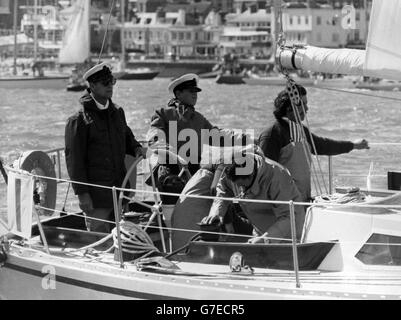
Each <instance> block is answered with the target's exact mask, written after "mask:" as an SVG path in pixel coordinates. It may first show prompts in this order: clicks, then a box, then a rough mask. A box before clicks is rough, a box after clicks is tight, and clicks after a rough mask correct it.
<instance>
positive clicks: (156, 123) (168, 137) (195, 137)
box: [147, 73, 245, 203]
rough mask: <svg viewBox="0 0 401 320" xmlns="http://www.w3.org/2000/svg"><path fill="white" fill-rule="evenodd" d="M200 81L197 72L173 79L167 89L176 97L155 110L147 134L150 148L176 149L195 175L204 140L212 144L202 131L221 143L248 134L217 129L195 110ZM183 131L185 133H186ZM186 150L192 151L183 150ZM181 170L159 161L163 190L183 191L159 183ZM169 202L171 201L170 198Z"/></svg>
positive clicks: (240, 141) (157, 168) (243, 138)
mask: <svg viewBox="0 0 401 320" xmlns="http://www.w3.org/2000/svg"><path fill="white" fill-rule="evenodd" d="M198 84H199V77H198V76H197V75H196V74H194V73H188V74H184V75H183V76H181V77H179V78H177V79H175V80H173V81H172V82H171V83H170V84H169V86H168V91H169V92H170V94H172V95H174V98H172V99H171V100H170V101H169V102H168V104H167V108H160V109H158V110H156V111H155V113H154V115H153V116H152V118H151V123H150V129H149V131H148V134H147V140H148V143H149V147H150V148H152V146H156V145H163V144H167V145H169V146H170V147H171V148H172V149H173V151H174V152H177V153H178V154H179V155H180V156H181V157H182V158H184V159H185V160H187V161H188V162H189V166H188V168H189V171H190V172H191V174H194V173H195V172H196V171H197V170H198V169H199V168H200V165H199V164H200V159H201V153H202V145H203V144H204V143H206V144H209V141H203V140H204V139H205V134H204V132H202V131H203V130H208V131H209V132H212V134H211V135H213V134H216V135H218V139H217V140H218V141H217V142H218V143H219V144H221V143H222V140H224V136H228V137H230V139H231V138H232V139H237V140H239V144H242V143H243V140H245V136H243V135H241V134H240V135H235V134H234V133H233V132H232V131H231V130H220V129H218V128H217V127H216V126H213V125H212V124H211V123H210V122H209V121H208V120H207V119H206V118H205V117H204V116H203V115H202V114H201V113H199V112H198V111H196V110H195V105H196V102H197V100H198V93H199V92H201V91H202V89H201V88H199V85H198ZM212 129H214V130H212ZM185 130H186V132H185ZM211 130H212V131H211ZM184 132H185V134H183V133H184ZM180 133H181V134H182V135H183V136H184V138H185V140H184V139H182V137H180ZM179 137H180V138H181V139H179ZM230 141H231V140H230ZM236 143H238V142H236ZM184 145H185V146H184ZM183 146H184V147H183ZM182 147H183V148H182ZM181 148H182V149H181ZM183 149H185V150H188V151H189V152H180V150H181V151H182V150H183ZM194 150H195V151H197V154H196V155H195V156H194V154H193V153H194V152H193V151H194ZM159 162H160V161H159ZM178 173H179V167H178V165H176V164H171V163H168V164H167V166H166V163H163V165H160V163H159V165H158V166H157V167H156V168H155V178H156V184H158V185H157V187H158V188H159V189H160V191H162V190H164V191H166V192H180V191H181V190H177V188H174V187H173V188H172V189H171V188H170V189H165V188H163V186H162V185H161V183H158V182H160V181H161V180H163V179H164V178H165V177H166V176H168V175H170V174H173V175H177V174H178ZM149 182H150V179H148V181H147V183H149ZM167 199H169V198H167ZM175 200H176V198H175V197H174V198H173V199H171V201H172V203H175ZM167 201H169V202H170V200H167ZM164 202H166V201H164Z"/></svg>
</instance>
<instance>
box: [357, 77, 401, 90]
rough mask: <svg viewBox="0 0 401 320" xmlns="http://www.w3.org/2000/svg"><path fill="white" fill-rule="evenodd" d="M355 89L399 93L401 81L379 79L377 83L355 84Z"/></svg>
mask: <svg viewBox="0 0 401 320" xmlns="http://www.w3.org/2000/svg"><path fill="white" fill-rule="evenodd" d="M355 87H356V88H357V89H367V90H375V91H399V90H401V81H395V80H387V79H380V80H377V81H364V82H361V83H357V84H356V86H355Z"/></svg>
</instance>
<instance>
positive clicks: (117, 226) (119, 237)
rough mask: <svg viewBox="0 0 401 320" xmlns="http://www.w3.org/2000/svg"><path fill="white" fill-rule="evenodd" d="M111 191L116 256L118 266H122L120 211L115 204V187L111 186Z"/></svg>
mask: <svg viewBox="0 0 401 320" xmlns="http://www.w3.org/2000/svg"><path fill="white" fill-rule="evenodd" d="M112 192H113V205H114V218H115V221H116V230H117V242H118V258H119V260H120V268H124V259H123V250H122V245H121V233H120V211H119V208H118V205H117V192H116V187H113V190H112Z"/></svg>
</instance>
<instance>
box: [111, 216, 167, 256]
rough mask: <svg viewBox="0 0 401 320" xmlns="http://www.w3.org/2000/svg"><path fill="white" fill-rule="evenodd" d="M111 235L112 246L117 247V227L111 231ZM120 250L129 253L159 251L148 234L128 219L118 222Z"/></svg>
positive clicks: (147, 253)
mask: <svg viewBox="0 0 401 320" xmlns="http://www.w3.org/2000/svg"><path fill="white" fill-rule="evenodd" d="M111 233H112V235H113V241H114V248H116V249H118V237H117V228H114V229H113V230H112V231H111ZM120 234H121V247H122V251H123V252H126V253H131V254H146V255H149V254H151V253H153V252H160V251H159V249H158V248H157V247H155V245H154V244H153V241H152V239H151V238H150V236H149V235H148V234H147V233H146V232H145V231H144V230H143V229H142V228H141V226H139V225H136V224H135V223H133V222H130V221H122V222H120Z"/></svg>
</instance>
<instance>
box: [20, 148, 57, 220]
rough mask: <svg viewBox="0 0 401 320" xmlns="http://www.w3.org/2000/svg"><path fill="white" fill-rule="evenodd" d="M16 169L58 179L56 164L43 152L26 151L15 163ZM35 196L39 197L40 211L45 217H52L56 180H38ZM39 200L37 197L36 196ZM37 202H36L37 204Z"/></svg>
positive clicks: (54, 204)
mask: <svg viewBox="0 0 401 320" xmlns="http://www.w3.org/2000/svg"><path fill="white" fill-rule="evenodd" d="M14 168H16V169H22V170H25V171H28V172H30V173H32V174H34V175H38V176H43V177H49V178H56V172H55V169H54V163H53V161H52V160H51V159H50V157H49V155H48V154H47V153H45V152H43V151H35V150H34V151H26V152H24V153H22V155H21V156H20V157H19V159H18V160H16V161H15V162H14ZM34 194H38V195H39V199H36V201H37V200H39V203H40V206H41V207H43V208H47V209H40V211H39V212H40V213H41V214H44V215H52V214H53V213H54V209H55V207H56V197H57V181H56V180H55V179H46V178H36V181H35V191H34ZM36 198H37V196H36ZM36 201H35V202H36Z"/></svg>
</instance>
